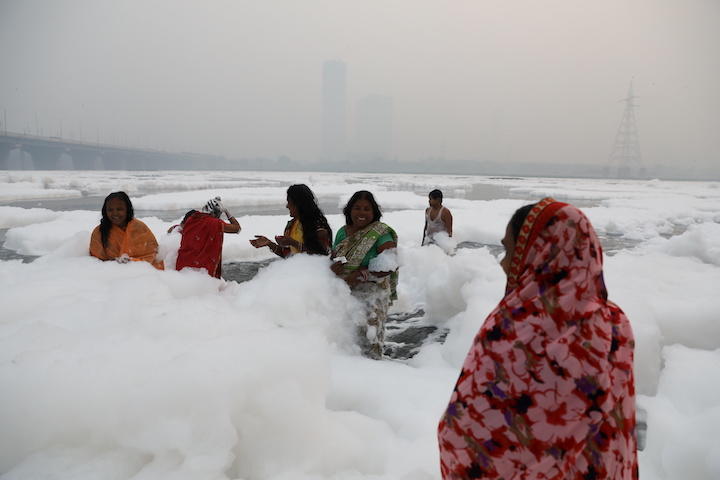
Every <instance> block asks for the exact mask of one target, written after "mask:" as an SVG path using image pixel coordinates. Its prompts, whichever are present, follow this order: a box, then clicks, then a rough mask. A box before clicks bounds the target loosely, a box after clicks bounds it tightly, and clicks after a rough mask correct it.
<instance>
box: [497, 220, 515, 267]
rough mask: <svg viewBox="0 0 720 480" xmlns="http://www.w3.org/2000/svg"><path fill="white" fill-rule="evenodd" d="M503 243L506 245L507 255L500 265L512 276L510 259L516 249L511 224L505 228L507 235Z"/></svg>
mask: <svg viewBox="0 0 720 480" xmlns="http://www.w3.org/2000/svg"><path fill="white" fill-rule="evenodd" d="M501 243H502V244H503V247H505V256H504V257H503V259H502V260H500V266H501V267H502V269H503V271H504V272H505V275H507V276H510V260H512V255H513V251H514V250H515V239H514V238H513V235H512V231H511V230H510V224H509V223H508V226H507V227H506V228H505V236H504V237H503V239H502V241H501Z"/></svg>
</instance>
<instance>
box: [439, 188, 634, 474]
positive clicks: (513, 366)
mask: <svg viewBox="0 0 720 480" xmlns="http://www.w3.org/2000/svg"><path fill="white" fill-rule="evenodd" d="M502 243H503V245H504V246H505V251H506V253H505V257H504V258H503V260H502V261H501V266H502V268H503V270H504V271H505V274H506V275H507V283H506V287H505V296H504V297H503V298H502V300H500V303H499V304H498V305H497V307H495V309H494V310H493V311H492V312H491V313H490V315H489V316H488V317H487V318H486V319H485V321H484V323H483V325H482V326H481V327H480V330H479V331H478V333H477V335H476V336H475V339H474V340H473V344H472V346H471V348H470V351H469V352H468V354H467V357H466V358H465V362H464V364H463V366H462V370H460V375H459V378H458V379H457V383H456V384H455V388H454V389H453V391H452V394H451V396H450V402H449V404H448V406H447V409H446V411H445V414H444V415H443V417H442V419H441V420H440V424H439V426H438V440H439V447H440V469H441V473H442V477H443V479H445V480H450V479H453V480H455V479H469V478H494V479H501V478H503V479H511V478H513V479H515V478H517V479H520V478H524V479H540V478H544V479H551V478H552V479H558V480H576V479H577V480H579V479H595V480H636V479H637V478H638V458H637V442H636V438H635V381H634V376H633V355H634V353H633V350H634V345H635V344H634V339H633V332H632V328H631V326H630V322H629V320H628V318H627V317H626V316H625V314H624V313H623V311H622V310H621V309H620V307H618V306H617V305H615V304H614V303H613V302H611V301H610V300H608V292H607V289H606V287H605V281H604V280H603V257H602V248H601V246H600V241H599V240H598V237H597V235H596V234H595V230H594V229H593V227H592V225H591V224H590V221H589V220H588V219H587V217H586V216H585V215H584V214H583V213H582V212H581V211H580V210H579V209H577V208H576V207H574V206H572V205H569V204H567V203H562V202H556V201H555V200H553V199H551V198H545V199H543V200H541V201H540V202H538V203H537V204H534V205H526V206H525V207H522V208H520V209H518V210H517V211H516V212H515V214H514V215H513V216H512V218H511V219H510V222H509V223H508V225H507V228H506V231H505V237H504V238H503V240H502Z"/></svg>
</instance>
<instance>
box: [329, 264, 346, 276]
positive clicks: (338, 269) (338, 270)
mask: <svg viewBox="0 0 720 480" xmlns="http://www.w3.org/2000/svg"><path fill="white" fill-rule="evenodd" d="M330 270H332V271H333V273H334V274H335V275H337V276H341V275H342V274H343V272H344V271H345V269H344V268H343V262H334V263H333V264H332V265H330Z"/></svg>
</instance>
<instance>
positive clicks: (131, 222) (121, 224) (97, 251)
mask: <svg viewBox="0 0 720 480" xmlns="http://www.w3.org/2000/svg"><path fill="white" fill-rule="evenodd" d="M101 212H102V219H101V220H100V225H98V226H97V227H95V230H93V232H92V236H91V237H90V255H92V256H93V257H96V258H99V259H100V260H103V261H107V260H115V261H117V262H118V263H128V262H137V261H144V262H148V263H150V264H152V266H154V267H155V268H157V269H158V270H163V269H164V265H163V261H162V260H159V259H158V258H157V252H158V243H157V240H156V239H155V235H153V233H152V231H151V230H150V229H149V228H148V226H147V225H145V224H144V223H143V222H141V221H140V220H138V219H137V218H135V211H134V209H133V205H132V202H131V201H130V197H128V195H127V193H125V192H113V193H111V194H110V195H108V196H107V197H105V201H104V202H103V206H102V210H101Z"/></svg>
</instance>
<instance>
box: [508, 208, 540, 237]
mask: <svg viewBox="0 0 720 480" xmlns="http://www.w3.org/2000/svg"><path fill="white" fill-rule="evenodd" d="M534 206H535V204H534V203H531V204H530V205H524V206H522V207H520V208H518V209H517V210H515V213H513V216H512V217H511V218H510V233H512V236H513V240H515V241H517V238H518V235H520V229H521V228H522V225H523V222H524V221H525V218H526V217H527V216H528V213H530V210H532V208H533V207H534Z"/></svg>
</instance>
